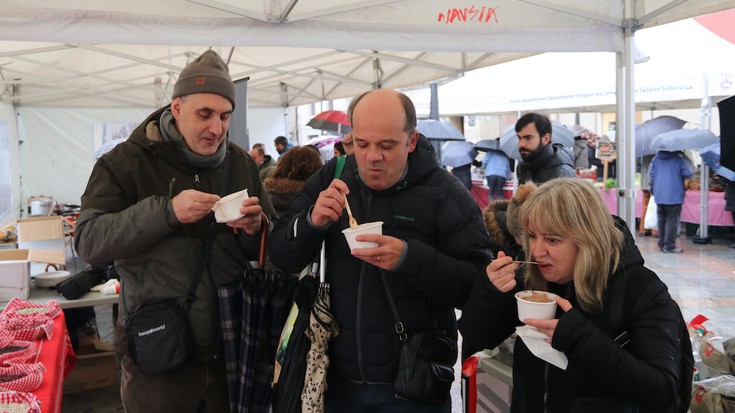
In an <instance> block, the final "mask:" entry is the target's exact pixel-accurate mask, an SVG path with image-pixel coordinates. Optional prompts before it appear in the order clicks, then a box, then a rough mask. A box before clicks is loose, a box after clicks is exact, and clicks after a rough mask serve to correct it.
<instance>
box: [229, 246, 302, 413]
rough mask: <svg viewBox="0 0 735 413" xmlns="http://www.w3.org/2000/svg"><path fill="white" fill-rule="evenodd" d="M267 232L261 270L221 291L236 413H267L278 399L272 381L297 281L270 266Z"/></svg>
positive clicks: (230, 383)
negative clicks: (267, 257)
mask: <svg viewBox="0 0 735 413" xmlns="http://www.w3.org/2000/svg"><path fill="white" fill-rule="evenodd" d="M266 242H267V234H266V231H264V233H263V235H262V238H261V253H260V258H259V267H258V268H250V269H249V270H247V271H246V273H245V277H244V278H243V280H242V281H237V282H234V283H230V284H227V285H224V286H222V287H219V288H218V290H217V293H218V297H219V300H218V301H219V309H220V327H221V331H222V339H223V345H224V356H225V366H226V372H227V384H228V390H229V396H230V411H232V412H234V413H243V412H251V413H260V412H262V413H266V412H268V411H269V409H270V405H271V402H272V400H273V395H274V392H273V389H272V388H271V379H272V377H273V370H274V362H273V357H272V355H273V354H275V352H276V347H277V345H278V338H279V335H280V332H281V327H282V326H283V324H284V322H285V321H286V316H287V315H288V309H289V307H288V305H289V304H290V302H291V299H292V296H293V290H294V286H295V283H296V279H295V277H293V276H291V275H290V274H284V273H282V272H280V271H278V270H277V269H275V268H272V267H266V265H265V247H264V243H266Z"/></svg>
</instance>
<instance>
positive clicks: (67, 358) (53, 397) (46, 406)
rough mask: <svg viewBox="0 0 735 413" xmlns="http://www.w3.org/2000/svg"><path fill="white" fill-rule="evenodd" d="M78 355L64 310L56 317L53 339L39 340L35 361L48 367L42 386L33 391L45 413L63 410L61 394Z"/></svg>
mask: <svg viewBox="0 0 735 413" xmlns="http://www.w3.org/2000/svg"><path fill="white" fill-rule="evenodd" d="M75 361H76V355H75V354H74V349H73V348H72V347H71V340H70V339H69V332H68V331H67V329H66V320H65V319H64V313H63V312H62V313H61V314H59V315H58V316H56V318H54V332H53V335H52V336H51V339H43V340H39V341H38V355H37V356H36V359H35V360H34V362H41V363H43V365H44V366H45V367H46V372H45V373H43V382H42V383H41V386H40V387H39V388H38V389H36V391H34V392H33V394H35V395H36V397H37V398H38V400H40V401H41V411H42V412H43V413H58V412H60V411H61V394H62V387H63V384H64V377H66V376H67V375H68V374H69V372H71V369H72V368H73V367H74V362H75Z"/></svg>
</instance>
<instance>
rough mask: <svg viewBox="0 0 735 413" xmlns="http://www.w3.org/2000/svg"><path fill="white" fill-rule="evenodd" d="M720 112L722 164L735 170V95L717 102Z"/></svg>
mask: <svg viewBox="0 0 735 413" xmlns="http://www.w3.org/2000/svg"><path fill="white" fill-rule="evenodd" d="M717 109H718V110H719V112H720V152H721V158H720V164H721V165H722V166H724V167H726V168H729V169H730V170H733V171H735V96H730V97H729V98H727V99H724V100H722V101H720V102H718V103H717Z"/></svg>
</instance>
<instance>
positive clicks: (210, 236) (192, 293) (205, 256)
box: [184, 142, 230, 311]
mask: <svg viewBox="0 0 735 413" xmlns="http://www.w3.org/2000/svg"><path fill="white" fill-rule="evenodd" d="M224 144H226V142H225V143H224ZM229 179H230V151H229V150H228V151H227V154H226V155H225V165H224V168H223V171H222V181H221V185H220V188H219V195H220V197H224V196H226V195H227V184H228V183H229ZM216 226H217V224H216V223H215V221H212V222H211V223H210V224H209V231H207V237H206V238H205V240H204V247H203V249H204V251H203V253H202V258H201V259H200V260H199V265H197V272H196V275H195V276H194V279H193V280H192V282H191V288H190V289H189V295H187V297H186V302H185V303H184V311H189V308H191V303H193V302H194V299H195V298H196V291H197V288H198V287H199V283H200V282H201V281H202V276H204V268H205V267H206V266H207V262H208V261H209V258H210V257H211V256H212V247H213V246H214V236H215V231H214V228H215V227H216Z"/></svg>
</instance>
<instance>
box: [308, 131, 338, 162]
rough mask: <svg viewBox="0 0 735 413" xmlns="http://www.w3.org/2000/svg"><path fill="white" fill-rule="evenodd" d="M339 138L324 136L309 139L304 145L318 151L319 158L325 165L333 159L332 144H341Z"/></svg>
mask: <svg viewBox="0 0 735 413" xmlns="http://www.w3.org/2000/svg"><path fill="white" fill-rule="evenodd" d="M341 141H342V137H341V136H335V135H324V136H317V137H315V138H311V139H309V140H308V141H306V142H304V145H313V146H315V147H316V149H317V150H318V151H319V156H320V157H321V158H322V162H324V163H325V164H326V163H327V162H329V160H330V159H332V158H333V157H334V144H335V143H337V142H341Z"/></svg>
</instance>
